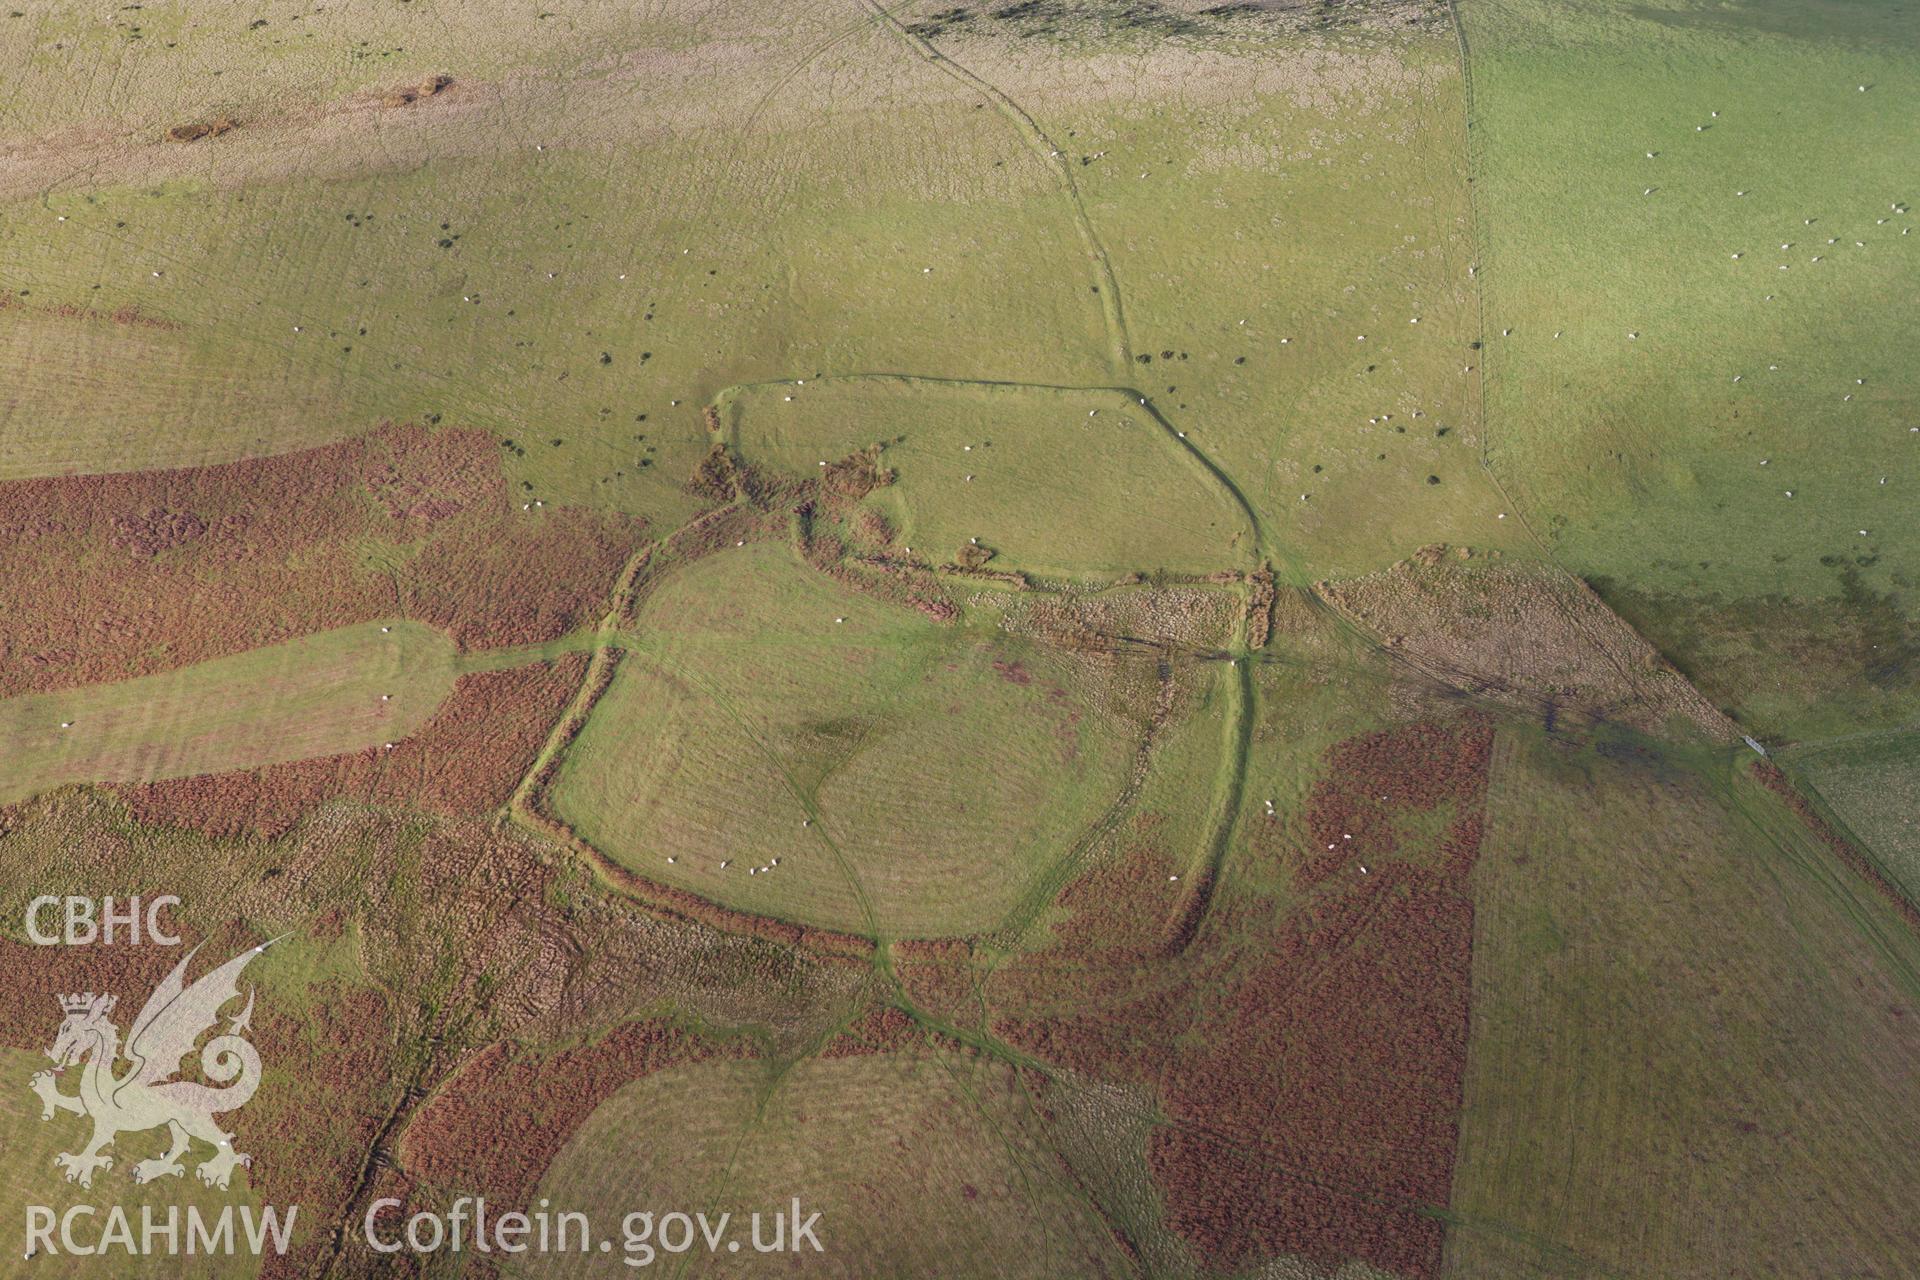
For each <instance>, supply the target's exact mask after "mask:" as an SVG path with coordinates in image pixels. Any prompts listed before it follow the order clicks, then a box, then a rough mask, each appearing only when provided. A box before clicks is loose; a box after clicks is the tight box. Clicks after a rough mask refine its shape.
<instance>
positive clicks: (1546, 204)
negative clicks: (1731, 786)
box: [1461, 0, 1920, 737]
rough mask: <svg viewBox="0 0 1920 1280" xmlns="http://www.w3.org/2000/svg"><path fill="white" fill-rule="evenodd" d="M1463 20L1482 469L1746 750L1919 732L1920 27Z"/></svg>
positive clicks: (1630, 8)
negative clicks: (1481, 350)
mask: <svg viewBox="0 0 1920 1280" xmlns="http://www.w3.org/2000/svg"><path fill="white" fill-rule="evenodd" d="M1461 13H1462V15H1463V17H1464V21H1465V30H1466V37H1467V47H1468V51H1469V62H1468V65H1469V67H1470V68H1471V75H1472V95H1473V111H1474V123H1475V127H1474V131H1473V133H1474V139H1475V147H1474V173H1475V175H1476V179H1477V180H1476V183H1475V187H1474V191H1475V201H1476V212H1477V215H1478V220H1477V225H1478V227H1479V228H1480V229H1481V238H1482V244H1481V256H1482V258H1483V260H1484V264H1483V271H1482V283H1483V289H1484V292H1485V307H1486V326H1487V334H1486V341H1487V344H1488V349H1487V359H1486V370H1487V376H1488V384H1487V386H1488V391H1487V412H1488V417H1489V423H1488V434H1489V440H1490V447H1491V456H1492V461H1493V466H1494V468H1495V470H1496V471H1497V472H1498V474H1499V475H1500V476H1501V478H1502V479H1503V480H1504V481H1505V482H1506V483H1507V484H1508V485H1509V487H1510V488H1511V489H1512V491H1513V492H1514V494H1515V496H1516V498H1517V499H1518V500H1519V501H1520V502H1521V504H1522V505H1523V506H1524V507H1525V508H1526V509H1527V511H1528V514H1529V516H1530V518H1531V519H1532V521H1533V523H1534V525H1535V527H1536V528H1538V529H1539V530H1541V531H1542V533H1543V535H1544V536H1546V537H1547V538H1548V539H1549V540H1550V542H1551V545H1552V547H1553V549H1554V552H1555V554H1556V556H1557V558H1559V559H1560V561H1561V562H1562V563H1563V564H1564V565H1566V567H1568V568H1569V569H1571V570H1573V571H1574V572H1575V573H1579V574H1581V575H1583V576H1587V577H1590V578H1595V579H1599V580H1602V582H1603V594H1605V595H1606V596H1607V597H1608V599H1609V600H1610V601H1612V602H1614V603H1615V604H1616V606H1617V607H1619V608H1621V609H1622V610H1623V612H1624V613H1625V614H1626V616H1627V617H1628V619H1629V620H1630V621H1632V622H1634V623H1635V624H1636V625H1638V626H1640V627H1641V628H1642V629H1643V630H1645V631H1646V632H1647V633H1648V635H1649V636H1650V637H1651V638H1652V639H1653V641H1654V642H1655V643H1656V644H1657V645H1659V646H1661V647H1662V648H1664V649H1666V650H1667V651H1668V652H1669V653H1670V654H1672V655H1673V656H1674V657H1675V658H1676V660H1678V661H1680V663H1681V665H1682V667H1683V669H1684V670H1686V671H1687V672H1688V673H1689V674H1690V675H1693V676H1694V677H1695V678H1696V679H1698V680H1699V681H1700V682H1701V684H1702V686H1703V688H1704V689H1705V691H1706V692H1707V694H1708V696H1709V697H1711V698H1713V699H1714V700H1715V701H1717V702H1719V703H1720V704H1721V705H1722V706H1725V707H1728V708H1729V709H1731V710H1733V711H1734V712H1735V713H1736V714H1737V715H1739V716H1740V717H1741V718H1742V719H1744V720H1745V721H1746V722H1747V723H1748V724H1749V725H1750V726H1752V727H1754V728H1755V729H1756V730H1757V731H1759V732H1762V733H1763V734H1785V735H1789V736H1794V737H1800V736H1823V735H1828V734H1837V733H1842V732H1847V731H1849V730H1851V729H1852V728H1855V727H1858V725H1859V724H1860V723H1862V722H1866V723H1879V724H1887V723H1896V722H1898V721H1899V720H1901V719H1904V718H1907V717H1910V715H1911V710H1912V706H1913V689H1914V687H1915V681H1914V666H1913V647H1914V643H1915V641H1914V609H1913V601H1912V594H1911V586H1912V584H1911V583H1910V582H1908V581H1906V578H1907V574H1906V573H1905V569H1904V567H1906V566H1911V565H1912V564H1913V563H1914V562H1915V558H1916V556H1917V555H1920V523H1916V522H1915V521H1914V520H1913V519H1911V518H1910V512H1911V509H1912V507H1913V504H1914V487H1915V485H1916V484H1920V469H1916V465H1917V464H1920V435H1916V434H1915V433H1914V430H1913V428H1915V426H1916V418H1915V414H1914V409H1915V400H1914V396H1913V386H1912V377H1911V372H1912V371H1911V360H1910V358H1909V357H1910V348H1911V344H1910V342H1909V341H1908V335H1910V334H1911V333H1913V332H1914V331H1915V329H1916V327H1920V234H1910V233H1911V232H1912V229H1913V227H1914V226H1915V223H1916V221H1920V220H1917V219H1916V218H1915V216H1914V214H1913V212H1912V209H1913V207H1914V203H1915V201H1916V200H1920V191H1916V189H1915V187H1914V184H1913V175H1914V174H1915V172H1916V171H1920V132H1917V131H1915V130H1914V129H1912V128H1911V127H1909V125H1910V122H1911V118H1912V113H1911V111H1910V109H1909V107H1908V103H1909V101H1910V100H1911V99H1912V98H1913V96H1914V94H1915V93H1916V92H1920V60H1917V59H1916V58H1915V56H1914V55H1915V52H1916V50H1917V49H1920V18H1916V16H1915V15H1914V14H1913V13H1911V12H1907V11H1903V10H1901V9H1899V8H1897V7H1889V6H1884V5H1870V4H1838V5H1819V6H1758V7H1755V6H1748V7H1746V8H1741V9H1728V8H1726V7H1723V6H1718V5H1709V4H1704V3H1670V4H1664V5H1660V6H1657V7H1653V8H1648V7H1645V6H1637V5H1628V4H1615V3H1597V4H1585V5H1579V6H1567V5H1557V4H1544V3H1538V2H1536V0H1487V2H1484V3H1483V2H1481V0H1472V2H1470V3H1468V4H1465V5H1462V6H1461ZM1509 329H1510V330H1511V334H1510V335H1508V334H1506V330H1509ZM1789 495H1791V496H1789Z"/></svg>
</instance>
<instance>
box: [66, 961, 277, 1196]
mask: <svg viewBox="0 0 1920 1280" xmlns="http://www.w3.org/2000/svg"><path fill="white" fill-rule="evenodd" d="M274 941H275V942H277V941H279V939H277V938H276V939H274ZM272 945H273V943H272V942H268V943H263V944H262V945H260V946H257V947H253V948H250V949H249V950H247V951H245V952H243V953H241V954H240V955H238V956H235V957H234V958H233V959H231V960H229V961H227V963H225V964H223V965H221V966H220V967H219V968H218V969H215V970H214V971H213V972H211V973H209V974H206V975H205V976H204V977H202V978H200V979H199V980H198V981H197V982H195V983H194V984H193V985H192V986H187V985H186V982H185V977H186V972H187V962H188V961H190V960H192V959H193V957H194V954H195V953H196V952H198V951H199V948H198V947H195V948H194V949H193V951H190V952H188V953H187V955H186V958H185V959H183V960H181V961H180V963H179V964H178V965H176V966H174V970H173V972H172V973H170V974H168V975H167V977H166V979H165V981H163V982H161V984H160V985H159V986H158V987H156V988H155V989H154V992H153V994H152V995H151V996H149V997H148V998H147V1003H146V1005H145V1006H144V1007H143V1008H142V1009H141V1010H140V1016H139V1017H137V1018H135V1019H134V1020H133V1026H132V1028H131V1029H130V1030H129V1032H128V1033H127V1043H126V1048H125V1049H124V1050H122V1049H121V1046H120V1029H119V1028H118V1027H116V1026H114V1024H113V1022H112V1021H111V1019H110V1018H109V1017H108V1015H109V1014H111V1013H112V1012H113V1007H114V1004H115V1003H116V1002H117V997H114V996H111V995H100V996H96V995H94V994H93V993H92V992H88V993H86V994H85V995H71V996H62V997H60V1008H61V1010H62V1011H63V1012H64V1013H65V1014H66V1018H65V1020H64V1021H62V1022H61V1024H60V1034H59V1035H58V1036H57V1037H56V1038H55V1039H54V1042H53V1047H52V1048H50V1049H48V1050H47V1056H48V1057H49V1058H52V1059H53V1061H54V1069H53V1070H52V1071H41V1072H38V1073H37V1074H35V1075H34V1077H33V1078H32V1079H31V1080H30V1081H28V1084H29V1085H30V1086H31V1087H32V1089H33V1091H34V1092H35V1093H37V1094H39V1095H40V1101H41V1103H42V1104H44V1109H43V1110H42V1112H41V1114H40V1118H41V1119H42V1120H51V1119H53V1117H54V1114H55V1113H56V1112H60V1111H71V1112H73V1113H74V1114H75V1115H85V1116H91V1117H92V1118H93V1141H91V1142H89V1143H88V1144H87V1145H86V1148H85V1149H84V1150H82V1151H79V1152H73V1153H63V1154H61V1155H57V1156H55V1157H54V1158H53V1162H54V1164H56V1165H58V1166H59V1167H60V1168H62V1169H65V1170H66V1173H67V1181H68V1182H77V1183H79V1184H80V1185H81V1186H83V1187H90V1186H92V1185H93V1175H94V1172H95V1170H98V1169H111V1168H113V1157H112V1156H108V1155H102V1154H101V1152H102V1150H103V1149H104V1148H106V1147H108V1146H111V1145H112V1144H113V1141H114V1139H115V1138H116V1137H117V1136H118V1135H120V1134H122V1133H137V1132H142V1131H144V1130H147V1129H157V1128H159V1127H161V1126H162V1125H164V1126H166V1129H167V1132H168V1134H169V1135H170V1137H171V1138H172V1146H171V1147H170V1148H169V1149H168V1150H167V1152H166V1154H165V1155H160V1156H156V1157H154V1158H153V1159H151V1160H142V1161H140V1162H139V1163H138V1164H136V1165H134V1166H133V1180H134V1181H135V1182H152V1181H154V1180H155V1179H158V1178H177V1177H179V1176H180V1175H181V1174H183V1173H185V1172H186V1170H185V1168H184V1167H183V1166H182V1165H181V1163H180V1157H181V1156H183V1155H185V1154H186V1153H187V1149H188V1147H190V1146H191V1145H192V1143H193V1140H194V1139H196V1138H197V1139H199V1140H200V1141H202V1142H204V1143H206V1144H208V1145H209V1146H211V1147H212V1148H213V1151H214V1154H213V1155H211V1156H209V1157H207V1158H205V1159H204V1160H202V1161H201V1162H200V1166H199V1168H197V1169H196V1170H195V1171H194V1172H195V1173H196V1174H197V1175H198V1176H199V1178H200V1181H202V1182H204V1183H206V1184H207V1185H208V1186H210V1187H221V1188H225V1187H226V1186H227V1183H228V1181H229V1180H230V1179H231V1178H232V1177H233V1170H234V1168H235V1166H237V1165H249V1166H250V1165H252V1163H253V1157H251V1156H245V1155H241V1154H240V1153H239V1152H238V1151H235V1150H234V1149H233V1135H232V1134H230V1133H227V1132H226V1131H224V1130H223V1129H221V1128H220V1126H219V1125H218V1124H216V1123H214V1119H213V1118H214V1117H215V1116H217V1115H220V1114H222V1113H223V1112H228V1111H233V1110H236V1109H237V1108H239V1107H241V1106H244V1105H245V1104H246V1102H247V1100H248V1099H250V1098H252V1097H253V1093H254V1090H256V1089H258V1088H259V1087H260V1055H259V1054H258V1053H256V1052H255V1051H254V1048H253V1046H252V1045H251V1044H249V1043H247V1041H246V1040H245V1039H243V1038H242V1036H243V1034H244V1033H245V1032H246V1031H247V1030H248V1028H249V1026H250V1024H251V1020H252V1017H253V994H252V993H251V992H249V993H248V995H247V1006H246V1008H245V1009H242V1010H241V1011H240V1013H239V1014H238V1015H236V1016H234V1017H232V1018H231V1019H230V1020H229V1021H228V1024H227V1031H226V1034H224V1035H219V1036H215V1037H214V1038H213V1039H211V1040H209V1041H207V1043H206V1046H205V1047H204V1048H202V1049H201V1051H200V1072H201V1074H202V1075H203V1076H205V1077H206V1078H207V1079H208V1080H211V1081H213V1082H214V1084H217V1085H224V1086H225V1087H224V1088H213V1087H211V1086H209V1085H205V1084H199V1083H196V1082H194V1081H190V1080H176V1079H174V1078H173V1077H174V1076H175V1075H177V1074H178V1072H179V1071H180V1068H181V1063H182V1059H184V1058H185V1057H186V1056H187V1055H188V1054H189V1053H192V1052H193V1047H194V1043H195V1042H196V1041H197V1040H199V1038H200V1037H201V1035H202V1034H203V1033H205V1032H206V1031H207V1030H208V1029H209V1028H211V1027H212V1026H213V1025H214V1024H215V1023H216V1022H218V1021H219V1020H220V1009H221V1007H222V1006H224V1005H225V1004H226V1003H227V1002H228V1001H230V1000H235V999H238V998H239V995H240V991H239V987H238V985H237V982H238V979H239V977H240V971H241V970H242V969H244V968H246V967H247V962H248V961H250V960H252V959H253V958H254V957H255V956H257V955H259V954H260V953H261V952H262V951H265V950H266V949H267V948H268V947H269V946H272ZM122 1058H125V1059H126V1061H127V1063H128V1066H127V1068H126V1069H125V1070H124V1071H119V1072H116V1068H117V1067H118V1066H119V1063H120V1060H121V1059H122ZM81 1062H85V1064H86V1066H85V1068H84V1069H83V1070H82V1072H81V1074H80V1091H79V1092H78V1093H75V1094H65V1093H61V1092H59V1087H58V1085H59V1079H60V1076H61V1074H62V1073H64V1072H65V1071H66V1069H67V1068H69V1067H72V1066H74V1065H75V1064H77V1063H81Z"/></svg>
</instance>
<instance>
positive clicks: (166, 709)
mask: <svg viewBox="0 0 1920 1280" xmlns="http://www.w3.org/2000/svg"><path fill="white" fill-rule="evenodd" d="M455 658H456V655H455V652H454V646H453V641H452V640H451V639H449V638H448V637H447V636H446V635H445V633H443V632H440V631H438V630H435V629H434V628H432V627H427V626H423V625H421V624H419V623H412V622H404V621H395V622H391V623H373V622H369V623H362V624H360V625H358V626H352V627H342V628H340V629H339V630H337V631H328V632H323V633H321V634H319V635H314V636H306V637H303V638H302V639H299V640H291V641H288V642H287V643H285V644H277V645H270V646H268V647H266V648H261V649H254V650H251V651H249V652H247V653H243V654H238V655H235V656H234V657H231V658H216V659H214V660H212V661H210V662H202V663H196V664H195V665H193V666H190V667H182V668H180V669H178V670H175V671H168V672H163V673H161V674H159V675H151V676H142V677H140V678H138V679H134V680H122V681H119V682H117V683H114V684H104V685H89V686H87V687H85V688H80V689H71V690H66V691H63V692H60V693H45V694H28V695H25V696H22V697H17V698H9V699H6V700H5V701H0V744H4V745H3V746H0V754H4V755H5V757H6V759H7V761H8V768H7V771H6V777H5V779H4V780H3V781H0V800H4V801H13V800H20V799H24V798H26V797H28V796H31V795H33V794H35V793H37V792H40V791H45V790H48V789H50V788H52V787H57V786H62V785H65V784H67V783H73V782H151V781H154V780H157V779H161V778H181V777H188V776H190V775H193V774H200V773H218V772H221V771H223V770H227V769H243V768H248V767H252V766H256V765H266V764H278V763H281V762H283V761H289V760H305V759H309V758H311V757H314V756H327V755H335V754H338V753H342V752H348V751H359V750H362V749H364V748H366V747H377V746H379V745H381V744H382V743H384V742H396V741H398V740H399V739H401V738H404V737H406V736H407V735H408V734H410V733H412V732H413V731H414V730H416V729H418V728H419V727H420V726H421V725H422V724H424V723H425V722H426V721H427V719H428V718H429V717H430V716H432V714H433V713H434V711H435V710H436V709H437V708H438V707H439V705H440V703H441V702H442V701H443V700H444V699H445V698H446V696H447V693H448V692H449V690H451V689H452V687H453V680H454V675H455ZM383 695H386V696H387V698H388V699H389V700H387V701H382V700H381V699H382V696H383ZM63 724H65V725H70V726H71V727H66V728H63V727H62V725H63Z"/></svg>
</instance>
